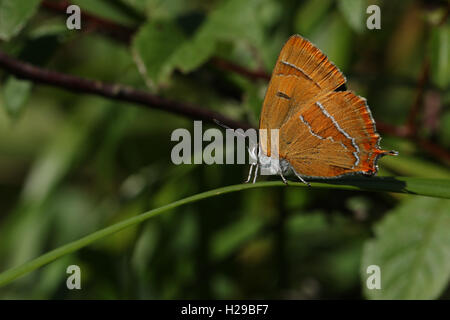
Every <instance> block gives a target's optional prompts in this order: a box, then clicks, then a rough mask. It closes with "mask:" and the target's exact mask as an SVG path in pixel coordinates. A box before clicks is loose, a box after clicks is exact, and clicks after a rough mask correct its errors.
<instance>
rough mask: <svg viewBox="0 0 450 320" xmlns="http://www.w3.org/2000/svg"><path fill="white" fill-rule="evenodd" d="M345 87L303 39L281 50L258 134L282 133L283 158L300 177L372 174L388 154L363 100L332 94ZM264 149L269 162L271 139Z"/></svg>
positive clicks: (335, 71) (336, 72)
mask: <svg viewBox="0 0 450 320" xmlns="http://www.w3.org/2000/svg"><path fill="white" fill-rule="evenodd" d="M345 81H346V80H345V78H344V76H343V74H342V73H341V72H340V71H339V70H338V69H337V68H336V66H334V65H333V64H332V63H331V62H330V61H329V60H328V58H327V57H326V56H325V55H324V54H323V53H322V52H321V51H320V50H319V49H317V48H316V47H314V46H313V45H312V44H311V43H310V42H309V41H308V40H305V39H303V38H302V37H300V36H297V35H295V36H292V37H291V38H290V39H289V40H288V42H287V43H286V44H285V46H284V47H283V49H282V50H281V53H280V56H279V58H278V61H277V64H276V66H275V69H274V72H273V74H272V78H271V81H270V84H269V88H268V89H267V93H266V97H265V100H264V104H263V109H262V112H261V121H260V129H269V130H270V129H279V156H280V158H283V159H285V160H287V161H288V162H289V164H290V165H291V166H292V167H293V169H294V170H295V171H296V172H297V173H298V174H300V175H302V176H308V177H338V176H342V175H345V174H352V173H365V174H374V173H376V171H377V166H376V161H377V159H378V158H379V156H380V155H384V154H388V153H389V152H388V151H385V150H381V149H379V146H378V143H379V140H380V136H379V135H378V133H377V132H376V130H375V122H374V120H373V118H372V116H371V114H370V110H369V108H368V106H367V104H366V102H365V100H364V99H362V98H360V97H358V96H356V95H355V94H353V93H352V92H350V91H340V92H336V91H334V90H335V89H336V88H338V87H339V86H341V85H342V84H344V83H345ZM268 134H269V137H270V133H268ZM260 143H261V148H262V151H263V152H264V153H265V154H266V155H268V156H270V153H271V149H270V147H271V141H270V139H268V141H265V139H260ZM390 154H394V153H393V152H391V153H390Z"/></svg>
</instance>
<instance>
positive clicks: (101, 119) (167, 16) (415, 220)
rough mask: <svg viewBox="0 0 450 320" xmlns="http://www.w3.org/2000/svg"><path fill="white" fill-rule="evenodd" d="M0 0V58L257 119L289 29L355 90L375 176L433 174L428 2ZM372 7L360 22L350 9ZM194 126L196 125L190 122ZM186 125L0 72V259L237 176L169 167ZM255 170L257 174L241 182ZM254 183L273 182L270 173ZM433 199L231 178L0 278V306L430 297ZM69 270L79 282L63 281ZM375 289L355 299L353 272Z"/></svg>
mask: <svg viewBox="0 0 450 320" xmlns="http://www.w3.org/2000/svg"><path fill="white" fill-rule="evenodd" d="M71 3H73V4H77V5H79V6H80V7H81V9H82V11H83V16H82V20H81V24H82V28H81V30H68V29H67V28H66V19H67V17H68V15H67V14H66V13H65V8H66V6H67V5H68V4H69V3H68V2H67V1H41V2H40V1H37V0H32V1H31V0H30V1H16V0H0V39H1V41H0V50H1V51H2V52H5V53H7V54H8V55H9V56H11V57H14V58H16V59H18V60H20V61H22V62H29V63H32V64H33V65H35V66H39V67H41V68H44V69H50V70H55V71H58V72H60V73H64V74H69V75H74V76H78V77H82V78H88V79H92V80H99V81H102V82H105V83H114V84H124V85H128V86H132V87H134V88H138V89H141V90H144V91H146V92H148V93H150V94H152V95H155V96H158V97H163V98H167V99H170V100H173V101H180V102H184V103H190V104H191V105H193V106H195V107H199V108H203V109H210V110H214V111H217V112H219V113H221V114H222V115H225V116H227V117H229V118H232V119H235V120H239V121H241V122H244V123H250V124H252V125H253V126H257V124H258V119H259V112H260V109H261V105H262V100H263V98H264V93H265V89H266V87H267V76H268V75H270V72H271V71H272V68H273V66H274V63H275V60H276V58H277V55H278V53H279V51H280V49H281V47H282V45H283V43H284V42H285V41H286V40H287V39H288V38H289V36H290V35H292V34H295V33H298V34H300V35H302V36H304V37H306V38H307V39H309V40H311V41H312V42H313V43H314V44H315V45H317V46H318V47H319V48H320V49H321V50H322V51H323V52H324V53H325V54H327V55H328V57H329V58H330V59H331V60H332V61H333V62H334V63H335V64H336V65H337V66H338V67H339V68H340V70H342V71H343V72H344V74H345V75H346V77H347V80H348V83H347V87H348V89H350V90H352V91H355V92H356V93H357V94H358V95H361V96H364V97H366V98H367V100H368V104H369V106H370V108H371V110H372V113H373V115H374V118H375V120H376V122H377V128H378V129H379V132H380V134H381V135H382V137H383V140H382V142H381V145H382V147H383V148H386V149H395V150H398V151H399V152H400V155H399V156H398V157H389V158H383V159H382V160H381V161H380V163H379V164H380V172H379V174H380V175H381V176H410V177H426V178H442V179H450V168H449V164H450V151H449V149H450V108H449V104H450V90H449V84H450V25H449V22H448V20H449V19H448V15H449V2H448V1H387V0H386V1H382V0H380V1H364V0H342V1H332V0H322V1H312V0H308V1H279V0H249V1H242V0H223V1H219V0H216V1H200V0H194V1H184V0H111V1H108V0H79V1H71ZM371 4H377V5H378V6H379V7H380V9H381V29H380V30H369V29H367V27H366V20H367V18H368V17H369V16H370V14H367V13H366V8H367V7H368V6H369V5H371ZM210 127H214V125H211V124H206V123H205V124H204V129H206V128H210ZM176 128H187V129H188V130H190V131H191V132H192V129H193V119H192V118H189V117H186V116H183V115H174V114H171V113H168V112H164V111H160V110H155V109H152V108H142V107H141V106H138V105H136V104H133V103H127V102H124V101H119V100H116V99H106V98H103V97H100V96H98V95H95V94H94V95H89V94H85V93H82V92H79V93H72V92H70V91H67V90H63V89H61V88H56V86H54V85H51V86H47V85H43V84H41V83H40V81H30V80H19V79H18V78H16V77H14V76H12V75H11V73H10V72H9V71H5V70H4V68H0V270H1V271H4V270H7V269H8V268H11V267H13V266H17V265H20V264H22V263H24V262H26V261H28V260H30V259H32V258H35V257H38V256H39V255H41V254H43V253H45V252H47V251H49V250H51V249H54V248H57V247H59V246H61V245H63V244H66V243H68V242H70V241H73V240H76V239H78V238H80V237H82V236H85V235H87V234H89V233H92V232H94V231H96V230H98V229H101V228H103V227H105V226H108V225H111V224H114V223H117V222H119V221H121V220H123V219H126V218H129V217H133V216H136V215H138V214H140V213H142V212H145V211H147V210H150V209H153V208H157V207H160V206H162V205H165V204H168V203H171V202H173V201H176V200H178V199H181V198H184V197H186V196H189V195H193V194H196V193H199V192H202V191H206V190H210V189H214V188H218V187H221V186H226V185H232V184H238V183H240V182H242V181H244V180H245V178H246V177H247V172H248V171H247V170H248V166H247V165H180V166H176V165H174V164H173V163H172V161H171V158H170V156H171V150H172V147H173V146H174V145H175V143H174V142H171V140H170V137H171V133H172V131H173V130H174V129H176ZM264 179H267V178H264V177H262V178H261V180H264ZM274 179H277V178H276V177H275V178H274ZM449 230H450V201H449V200H445V199H439V198H432V197H421V196H415V195H400V194H393V193H388V192H381V193H375V192H358V191H342V190H328V189H317V188H263V189H250V190H246V191H242V192H237V193H232V194H229V195H224V196H220V197H215V198H210V199H205V200H203V201H200V202H196V203H192V204H189V205H186V206H182V207H179V208H177V209H175V210H172V211H170V212H166V213H164V214H162V215H161V216H158V217H156V218H153V219H150V220H149V221H147V222H145V223H142V224H140V225H138V226H137V227H132V228H128V229H126V230H124V231H122V232H120V233H117V234H115V235H113V236H111V237H108V238H105V239H103V240H101V241H98V242H96V243H95V244H93V245H90V246H88V247H86V248H83V249H81V250H78V251H76V252H74V253H72V254H69V255H66V256H64V257H62V258H61V259H58V260H56V261H55V262H53V263H51V264H49V265H47V266H45V267H43V268H41V269H39V270H37V271H34V272H31V273H29V274H28V275H26V276H25V277H22V278H20V279H17V280H15V281H14V282H12V283H10V284H8V285H7V286H4V287H0V298H3V299H11V298H27V299H61V298H62V299H72V298H79V299H91V298H99V299H111V298H118V299H175V298H177V299H186V298H215V299H243V298H280V299H328V298H353V299H362V298H401V299H402V298H424V299H430V298H443V299H446V298H450V291H448V289H447V283H448V279H449V276H450V232H449ZM73 264H76V265H79V266H80V268H81V270H82V289H81V290H72V291H71V290H68V289H67V288H66V279H67V276H68V275H67V274H66V268H67V266H69V265H73ZM372 264H375V265H379V266H380V267H381V272H382V273H381V274H382V289H381V290H368V289H367V287H366V279H367V277H368V276H369V275H368V274H367V273H366V267H367V266H368V265H372Z"/></svg>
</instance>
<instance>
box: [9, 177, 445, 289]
mask: <svg viewBox="0 0 450 320" xmlns="http://www.w3.org/2000/svg"><path fill="white" fill-rule="evenodd" d="M316 181H317V180H316ZM322 181H324V182H312V183H311V186H312V187H315V188H327V189H330V188H331V189H343V190H368V191H384V192H398V193H408V194H415V195H424V196H430V197H438V198H448V199H450V180H443V179H426V178H407V177H376V178H366V177H359V176H355V177H349V178H343V179H336V180H326V182H325V180H322ZM283 186H284V184H283V183H282V182H281V181H271V182H259V183H255V184H239V185H233V186H227V187H223V188H218V189H214V190H210V191H206V192H202V193H199V194H196V195H193V196H190V197H187V198H184V199H181V200H178V201H175V202H172V203H170V204H168V205H165V206H162V207H159V208H157V209H153V210H150V211H147V212H145V213H142V214H140V215H139V216H135V217H132V218H130V219H127V220H124V221H122V222H119V223H116V224H114V225H111V226H109V227H106V228H104V229H101V230H99V231H96V232H94V233H91V234H89V235H87V236H85V237H83V238H81V239H79V240H76V241H73V242H70V243H68V244H66V245H64V246H61V247H59V248H57V249H55V250H52V251H50V252H47V253H45V254H43V255H41V256H39V257H38V258H36V259H34V260H31V261H29V262H26V263H24V264H22V265H20V266H17V267H14V268H11V269H9V270H6V271H5V272H3V273H1V274H0V287H1V286H4V285H6V284H8V283H10V282H12V281H13V280H15V279H17V278H19V277H21V276H23V275H25V274H28V273H30V272H32V271H34V270H36V269H38V268H40V267H42V266H44V265H46V264H48V263H50V262H52V261H54V260H56V259H58V258H60V257H62V256H64V255H66V254H69V253H72V252H75V251H77V250H78V249H81V248H83V247H85V246H87V245H89V244H91V243H93V242H95V241H97V240H101V239H103V238H105V237H107V236H109V235H112V234H114V233H116V232H118V231H121V230H123V229H125V228H128V227H131V226H134V225H137V224H139V223H141V222H144V221H146V220H148V219H150V218H152V217H155V216H157V215H159V214H161V213H164V212H166V211H169V210H171V209H174V208H176V207H179V206H182V205H184V204H188V203H192V202H195V201H199V200H202V199H206V198H211V197H215V196H219V195H222V194H226V193H231V192H237V191H241V190H246V189H252V188H265V187H283ZM289 187H302V188H305V187H306V186H305V185H304V184H303V183H299V182H290V183H289Z"/></svg>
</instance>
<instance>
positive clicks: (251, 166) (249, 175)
mask: <svg viewBox="0 0 450 320" xmlns="http://www.w3.org/2000/svg"><path fill="white" fill-rule="evenodd" d="M254 166H255V164H251V165H250V170H249V172H248V178H247V180H245V181H244V183H249V182H250V179H251V178H252V172H253V167H254Z"/></svg>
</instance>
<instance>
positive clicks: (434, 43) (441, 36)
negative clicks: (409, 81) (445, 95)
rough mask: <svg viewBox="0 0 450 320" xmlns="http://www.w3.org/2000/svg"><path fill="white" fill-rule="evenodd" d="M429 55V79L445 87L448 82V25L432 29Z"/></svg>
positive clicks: (449, 45) (449, 75)
mask: <svg viewBox="0 0 450 320" xmlns="http://www.w3.org/2000/svg"><path fill="white" fill-rule="evenodd" d="M430 55H431V79H432V81H433V82H434V83H435V84H436V85H437V86H439V87H440V88H442V89H445V88H447V86H448V85H449V84H450V25H448V24H447V25H444V26H442V27H439V28H435V29H434V30H433V31H432V34H431V52H430Z"/></svg>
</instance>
